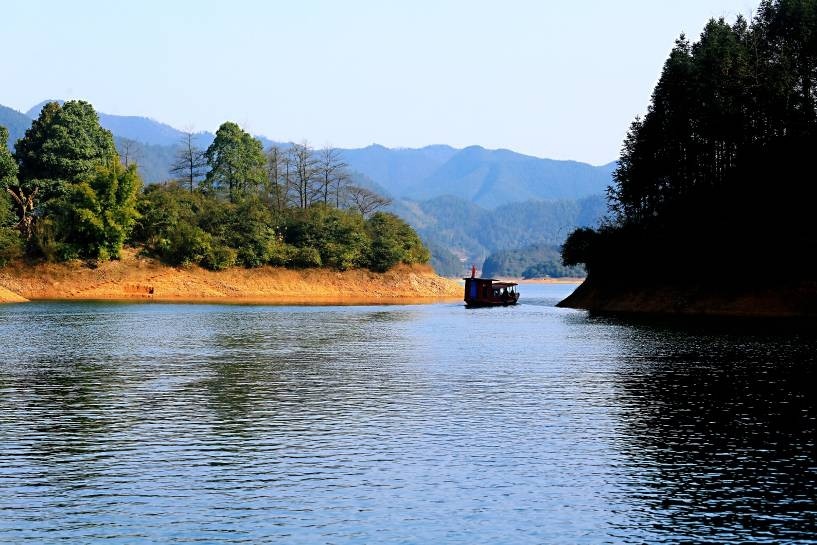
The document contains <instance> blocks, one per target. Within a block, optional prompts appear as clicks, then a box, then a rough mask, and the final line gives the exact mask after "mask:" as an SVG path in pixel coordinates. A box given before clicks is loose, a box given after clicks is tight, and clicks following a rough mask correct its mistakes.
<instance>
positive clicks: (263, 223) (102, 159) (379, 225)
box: [0, 101, 430, 272]
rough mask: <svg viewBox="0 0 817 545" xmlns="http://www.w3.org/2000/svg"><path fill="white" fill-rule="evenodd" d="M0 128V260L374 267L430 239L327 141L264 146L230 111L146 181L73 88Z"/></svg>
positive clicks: (414, 253) (388, 264) (410, 257)
mask: <svg viewBox="0 0 817 545" xmlns="http://www.w3.org/2000/svg"><path fill="white" fill-rule="evenodd" d="M8 134H9V133H8V131H7V130H6V129H5V128H4V127H0V266H4V265H6V264H7V263H8V262H10V261H13V260H16V259H18V258H21V257H25V258H27V259H28V260H33V261H37V260H44V261H70V260H75V259H82V260H85V261H86V263H87V264H89V266H92V267H94V266H97V265H98V263H100V262H104V261H108V260H110V259H118V258H119V256H120V255H121V252H122V249H123V247H124V245H125V244H131V245H134V246H135V247H137V248H138V249H139V250H140V251H141V252H142V253H143V254H145V255H148V256H151V257H155V258H158V259H160V260H161V261H163V262H165V263H167V264H171V265H181V266H186V265H193V264H195V265H200V266H202V267H205V268H208V269H212V270H222V269H226V268H229V267H233V266H243V267H258V266H261V265H276V266H282V267H293V268H309V267H325V268H331V269H335V270H341V271H342V270H347V269H354V268H367V269H370V270H373V271H378V272H383V271H386V270H388V269H390V268H392V267H393V266H395V265H397V264H398V263H406V264H413V263H426V262H427V261H428V260H429V257H430V256H429V252H428V250H427V249H426V247H425V246H424V245H423V244H422V242H421V241H420V239H419V238H418V236H417V234H416V233H415V232H414V231H413V230H412V229H411V227H410V226H409V225H408V224H406V223H405V222H404V221H403V220H401V219H400V218H398V217H397V216H395V215H393V214H389V213H386V212H384V211H382V210H381V209H382V208H383V207H384V206H385V205H386V203H387V201H386V200H385V199H383V198H382V197H380V196H378V195H376V194H374V193H372V192H371V191H369V190H366V189H365V188H360V187H356V186H354V185H352V184H351V183H349V179H350V178H349V176H348V175H347V174H346V171H345V168H344V165H343V164H342V163H341V162H340V161H339V159H338V157H337V155H336V154H333V153H327V154H321V153H319V152H317V151H315V150H312V149H311V148H309V147H308V146H305V145H294V146H292V147H290V148H288V149H286V150H277V149H275V148H273V149H272V150H270V152H269V153H265V152H264V149H263V144H262V143H261V142H260V141H259V140H257V139H256V138H254V137H253V136H252V135H250V134H248V133H247V132H245V131H243V130H242V129H241V128H240V127H239V126H238V125H237V124H235V123H232V122H225V123H223V124H222V125H221V126H220V127H219V129H218V131H217V132H216V134H215V137H214V139H213V141H212V143H211V144H210V145H209V146H208V147H207V149H205V150H202V149H199V148H197V147H196V146H195V144H194V143H193V141H192V139H191V140H190V141H189V142H188V144H189V145H188V146H187V147H185V148H183V149H182V150H181V151H180V152H179V153H178V154H177V155H176V157H175V159H174V171H175V174H176V179H175V180H174V181H172V182H170V183H167V184H161V185H158V184H154V185H151V186H149V187H148V188H146V189H143V186H142V180H141V179H140V177H139V175H138V172H137V169H136V164H135V162H133V161H134V156H132V155H131V152H133V150H132V149H131V147H130V143H129V142H128V141H124V142H122V145H124V146H125V149H126V153H125V154H124V155H120V154H119V153H118V152H117V148H116V147H115V145H114V137H113V135H112V134H111V132H110V131H108V130H106V129H105V128H103V127H102V126H101V125H100V123H99V118H98V116H97V114H96V112H95V111H94V109H93V107H92V106H91V105H90V104H88V103H87V102H83V101H68V102H65V103H59V102H49V103H47V104H45V105H44V106H43V107H42V108H41V109H40V110H39V114H38V117H37V119H36V120H34V121H33V123H32V124H31V126H30V127H29V128H28V129H27V130H26V132H25V134H24V136H23V137H22V138H20V139H19V140H18V141H17V142H16V144H15V147H14V154H13V155H12V154H11V153H10V152H9V151H8V149H7V146H6V143H7V139H8Z"/></svg>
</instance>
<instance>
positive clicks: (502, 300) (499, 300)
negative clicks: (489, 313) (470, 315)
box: [464, 276, 519, 308]
mask: <svg viewBox="0 0 817 545" xmlns="http://www.w3.org/2000/svg"><path fill="white" fill-rule="evenodd" d="M464 280H465V306H466V307H469V308H473V307H504V306H508V305H515V304H516V303H517V302H518V301H519V292H518V291H516V287H517V286H518V284H517V283H515V282H502V281H499V280H495V279H493V278H475V276H471V277H470V278H465V279H464Z"/></svg>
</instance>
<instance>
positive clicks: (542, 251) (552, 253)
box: [482, 244, 585, 278]
mask: <svg viewBox="0 0 817 545" xmlns="http://www.w3.org/2000/svg"><path fill="white" fill-rule="evenodd" d="M482 275H483V276H486V277H513V278H546V277H549V278H564V277H582V276H584V275H585V271H584V267H582V266H580V265H575V266H572V267H566V266H565V265H563V264H562V258H561V254H560V253H559V247H558V246H554V245H552V244H535V245H533V246H527V247H525V248H518V249H513V250H502V251H500V252H496V253H493V254H491V255H489V256H488V258H487V259H486V260H485V263H484V264H483V265H482Z"/></svg>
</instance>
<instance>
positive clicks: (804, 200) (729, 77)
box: [564, 0, 817, 289]
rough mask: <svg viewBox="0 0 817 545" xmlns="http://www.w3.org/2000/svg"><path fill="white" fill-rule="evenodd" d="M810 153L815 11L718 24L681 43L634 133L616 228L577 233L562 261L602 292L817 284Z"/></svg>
mask: <svg viewBox="0 0 817 545" xmlns="http://www.w3.org/2000/svg"><path fill="white" fill-rule="evenodd" d="M815 149H817V1H814V0H774V1H772V0H764V1H763V2H761V4H760V7H759V9H758V11H757V14H756V16H755V18H754V19H753V20H752V21H751V22H750V21H747V20H745V19H743V18H742V17H738V18H737V20H736V21H735V23H734V24H731V25H730V24H728V23H727V22H726V21H724V20H723V19H720V20H711V21H710V22H709V23H708V24H707V25H706V27H705V28H704V30H703V33H702V34H701V36H700V38H699V39H698V41H696V42H690V41H689V40H687V38H686V37H685V36H683V35H682V36H681V37H680V38H679V39H678V41H677V42H676V45H675V48H674V49H673V51H672V53H671V54H670V56H669V58H668V59H667V61H666V63H665V65H664V68H663V72H662V74H661V77H660V80H659V81H658V84H657V86H656V87H655V90H654V91H653V94H652V100H651V102H650V105H649V109H648V111H647V114H646V115H645V116H644V117H643V118H639V119H636V120H635V121H634V122H633V124H632V126H631V127H630V131H629V133H628V135H627V138H626V140H625V142H624V147H623V150H622V155H621V160H620V163H619V167H618V169H617V170H616V172H615V174H614V180H615V183H614V184H613V185H612V186H611V187H610V190H609V197H610V212H611V214H612V220H611V222H610V223H609V224H608V225H606V226H605V227H604V228H602V229H600V230H598V231H589V230H580V231H577V232H575V233H574V234H572V235H571V237H570V239H569V240H568V243H567V245H566V247H565V252H564V257H565V262H566V263H568V264H575V263H586V264H587V267H588V270H589V273H590V279H591V280H592V281H593V282H595V283H596V285H598V284H600V283H607V284H610V285H611V286H612V285H621V283H622V282H628V283H630V284H632V285H653V284H656V283H657V284H679V283H681V284H688V283H702V282H704V283H706V282H708V283H712V282H720V283H722V284H723V285H726V286H729V289H747V288H751V289H755V288H756V287H758V286H759V285H761V284H769V283H771V284H773V285H776V283H779V282H790V281H797V280H814V279H817V265H815V261H814V259H813V255H812V253H813V247H814V241H815V240H817V223H815V222H814V221H813V213H814V204H815V202H817V201H816V200H815V199H816V198H817V186H815V184H814V182H813V179H812V177H811V176H812V175H811V174H810V172H811V171H812V168H813V165H812V163H813V154H814V150H815Z"/></svg>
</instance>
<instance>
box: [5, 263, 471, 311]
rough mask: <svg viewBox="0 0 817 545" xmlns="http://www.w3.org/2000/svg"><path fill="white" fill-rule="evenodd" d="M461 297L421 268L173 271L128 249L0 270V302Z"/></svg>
mask: <svg viewBox="0 0 817 545" xmlns="http://www.w3.org/2000/svg"><path fill="white" fill-rule="evenodd" d="M461 299H462V287H461V286H460V285H459V284H457V283H456V282H454V281H452V280H449V279H446V278H442V277H440V276H438V275H437V274H436V273H435V272H434V271H433V269H432V268H431V267H429V266H427V265H422V266H421V265H413V266H408V265H399V266H397V267H395V268H393V269H391V270H389V271H387V272H385V273H374V272H371V271H368V270H363V269H354V270H349V271H342V272H341V271H334V270H329V269H300V270H296V269H284V268H277V267H259V268H255V269H244V268H232V269H228V270H225V271H208V270H205V269H202V268H200V267H196V266H191V267H171V266H167V265H164V264H162V263H159V262H158V261H157V260H155V259H151V258H145V257H141V256H138V255H137V254H136V251H135V250H133V249H128V250H126V251H125V252H123V255H122V258H121V259H120V260H119V261H108V262H104V263H101V264H99V266H98V267H96V268H90V267H88V266H85V265H84V264H82V263H81V262H70V263H60V264H54V263H38V264H33V265H29V264H26V263H22V262H17V263H13V264H10V265H8V266H6V267H5V268H3V269H0V303H23V302H26V301H112V302H156V303H202V304H213V303H216V304H223V303H227V304H247V305H251V304H266V305H326V306H329V305H385V304H428V303H438V302H452V301H456V300H461Z"/></svg>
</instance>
